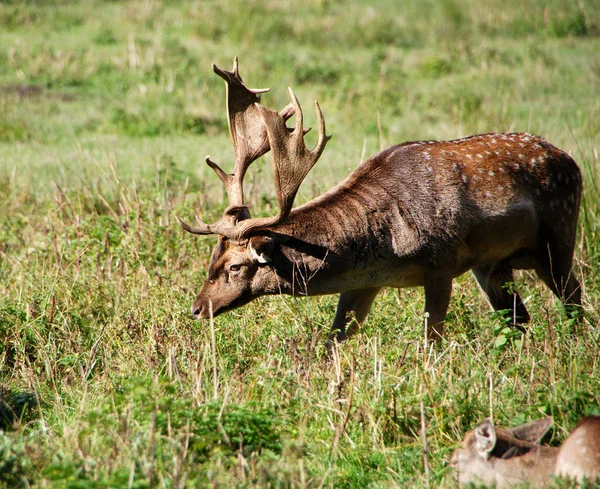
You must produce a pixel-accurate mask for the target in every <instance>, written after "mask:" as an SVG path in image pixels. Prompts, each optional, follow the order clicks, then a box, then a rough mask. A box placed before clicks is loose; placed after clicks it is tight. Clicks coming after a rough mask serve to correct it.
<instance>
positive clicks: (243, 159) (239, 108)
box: [177, 57, 331, 239]
mask: <svg viewBox="0 0 600 489" xmlns="http://www.w3.org/2000/svg"><path fill="white" fill-rule="evenodd" d="M213 70H214V72H215V73H217V74H218V75H219V76H220V77H221V78H223V79H224V80H225V82H226V83H227V112H228V124H229V131H230V134H231V138H232V141H233V147H234V151H235V155H236V158H235V167H234V170H233V173H232V174H227V173H225V172H224V171H223V170H222V169H221V168H220V167H219V165H217V164H216V163H214V162H213V161H211V160H210V158H209V157H207V158H206V163H207V164H208V165H209V166H210V167H211V168H212V169H213V170H214V171H215V172H216V173H217V175H218V176H219V178H220V179H221V181H222V182H223V184H224V185H225V189H226V191H227V196H228V198H229V206H228V207H227V209H225V212H224V213H223V216H222V217H221V219H220V220H219V221H217V222H216V223H214V224H205V223H204V222H202V221H201V220H200V219H198V218H196V219H197V220H198V223H199V226H198V227H192V226H190V225H189V224H186V223H185V222H183V221H182V220H181V219H179V218H177V220H178V221H179V223H180V224H181V226H182V227H183V229H185V230H186V231H188V232H190V233H193V234H219V235H221V236H225V237H227V238H231V239H241V238H243V237H244V236H245V235H247V234H248V233H249V231H250V230H255V229H257V228H264V227H268V226H272V225H274V224H278V223H280V222H282V221H283V220H285V219H286V218H287V216H288V215H289V213H290V211H291V209H292V205H293V202H294V198H295V196H296V193H297V191H298V188H299V187H300V184H301V183H302V181H303V180H304V178H305V177H306V175H307V173H308V172H309V171H310V169H311V168H312V167H313V165H314V164H315V163H316V162H317V160H318V159H319V157H320V156H321V153H322V152H323V149H324V148H325V145H326V144H327V141H328V140H329V139H330V137H331V136H326V135H325V119H324V118H323V114H322V112H321V109H320V107H319V105H318V104H317V103H316V102H315V105H316V110H317V118H318V123H319V140H318V142H317V145H316V147H315V148H314V149H313V150H312V151H308V149H307V148H306V146H305V144H304V134H306V132H308V131H309V130H310V129H307V130H305V129H304V128H303V120H302V119H303V118H302V109H301V107H300V104H299V103H298V99H297V98H296V96H295V95H294V92H293V91H292V89H291V88H290V96H291V99H292V103H291V104H289V105H287V106H286V107H285V108H284V109H283V110H282V111H281V112H280V113H277V112H275V111H272V110H270V109H268V108H266V107H264V106H262V105H260V104H259V103H258V102H259V101H260V94H262V93H264V92H267V91H269V89H268V88H267V89H249V88H247V87H246V86H245V85H244V82H243V80H242V79H241V77H240V75H239V72H238V60H237V57H236V58H235V59H234V62H233V71H231V72H229V71H224V70H221V69H219V68H217V67H216V66H215V65H214V64H213ZM294 113H295V114H296V125H295V127H294V129H289V128H287V127H286V125H285V122H286V121H287V120H288V119H289V118H290V117H291V116H292V115H294ZM269 149H272V150H273V175H274V178H275V188H276V193H277V201H278V203H279V213H278V214H277V215H276V216H274V217H270V218H258V219H251V218H250V212H249V211H248V207H247V206H246V205H245V204H244V192H243V180H244V176H245V174H246V170H247V169H248V167H249V166H250V165H251V164H252V163H253V162H254V161H255V160H256V159H258V158H259V157H261V156H263V155H264V154H265V153H267V152H268V151H269Z"/></svg>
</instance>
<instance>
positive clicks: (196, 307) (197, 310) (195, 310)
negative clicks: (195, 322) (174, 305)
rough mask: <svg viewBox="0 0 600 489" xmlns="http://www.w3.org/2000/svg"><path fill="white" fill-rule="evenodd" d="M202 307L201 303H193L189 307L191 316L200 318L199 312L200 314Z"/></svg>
mask: <svg viewBox="0 0 600 489" xmlns="http://www.w3.org/2000/svg"><path fill="white" fill-rule="evenodd" d="M202 309H204V308H203V307H202V305H198V304H193V305H192V309H191V313H192V316H194V318H195V319H200V314H202Z"/></svg>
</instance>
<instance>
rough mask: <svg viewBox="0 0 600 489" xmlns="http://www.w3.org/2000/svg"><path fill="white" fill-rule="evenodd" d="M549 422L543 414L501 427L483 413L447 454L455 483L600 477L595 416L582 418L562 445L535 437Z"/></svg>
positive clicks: (536, 483) (534, 483) (599, 423)
mask: <svg viewBox="0 0 600 489" xmlns="http://www.w3.org/2000/svg"><path fill="white" fill-rule="evenodd" d="M551 425H552V418H550V417H548V418H543V419H540V420H538V421H533V422H531V423H526V424H524V425H521V426H518V427H516V428H512V429H504V428H496V427H495V426H494V424H493V423H492V422H491V421H490V420H489V419H486V420H485V421H483V422H482V423H481V424H480V425H479V426H477V428H475V430H473V431H472V432H470V433H468V434H467V436H466V437H465V439H464V441H463V443H462V447H461V448H459V449H457V450H455V451H454V453H453V454H452V459H451V464H452V465H453V466H454V468H455V471H456V476H457V479H458V482H459V485H460V486H465V485H468V484H471V483H474V484H483V485H485V486H494V487H496V488H497V489H502V488H509V487H515V486H518V485H521V484H528V485H529V486H531V487H536V488H545V487H549V486H550V484H551V482H552V478H553V477H568V478H570V479H573V480H577V481H581V480H582V479H583V478H585V479H587V480H591V481H593V480H596V479H597V480H598V482H600V417H598V416H590V417H587V418H583V419H582V420H581V421H580V422H579V423H578V424H577V426H576V428H575V430H573V432H572V433H571V434H570V435H569V437H568V438H567V439H566V440H565V442H564V443H563V444H562V446H561V447H549V446H545V445H540V443H539V442H540V440H541V438H542V437H543V436H544V434H545V433H546V432H547V431H548V429H549V428H550V426H551Z"/></svg>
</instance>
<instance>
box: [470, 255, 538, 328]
mask: <svg viewBox="0 0 600 489" xmlns="http://www.w3.org/2000/svg"><path fill="white" fill-rule="evenodd" d="M473 275H475V278H476V279H477V283H478V284H479V286H480V287H481V290H483V292H484V293H485V295H486V296H487V298H488V301H489V303H490V305H491V306H492V307H493V308H494V310H495V311H505V317H507V318H508V319H509V320H510V322H511V324H513V325H514V326H519V325H521V324H525V323H527V322H529V313H528V312H527V309H526V308H525V305H524V304H523V301H522V300H521V296H520V295H519V294H518V292H510V290H509V288H510V284H511V283H512V282H513V268H512V267H511V266H510V264H509V263H507V262H504V261H500V262H497V263H493V264H491V265H483V266H479V267H476V268H473ZM520 329H522V328H520Z"/></svg>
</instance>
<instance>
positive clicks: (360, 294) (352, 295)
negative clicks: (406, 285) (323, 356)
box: [326, 287, 381, 348]
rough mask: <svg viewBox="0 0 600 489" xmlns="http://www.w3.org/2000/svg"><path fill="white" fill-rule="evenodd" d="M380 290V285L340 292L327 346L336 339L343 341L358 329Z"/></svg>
mask: <svg viewBox="0 0 600 489" xmlns="http://www.w3.org/2000/svg"><path fill="white" fill-rule="evenodd" d="M380 290H381V288H380V287H374V288H369V289H358V290H350V291H348V292H342V293H341V294H340V300H339V302H338V306H337V311H336V313H335V319H334V320H333V324H332V325H331V330H330V331H329V337H328V338H327V343H326V346H327V348H331V347H332V346H333V344H334V342H335V341H337V342H342V341H344V340H346V339H348V338H349V337H350V336H352V335H353V334H354V333H356V332H357V331H358V327H359V326H360V324H361V323H362V322H363V321H364V319H365V318H366V317H367V314H369V311H370V310H371V305H372V304H373V301H374V300H375V297H376V296H377V294H378V293H379V291H380Z"/></svg>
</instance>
